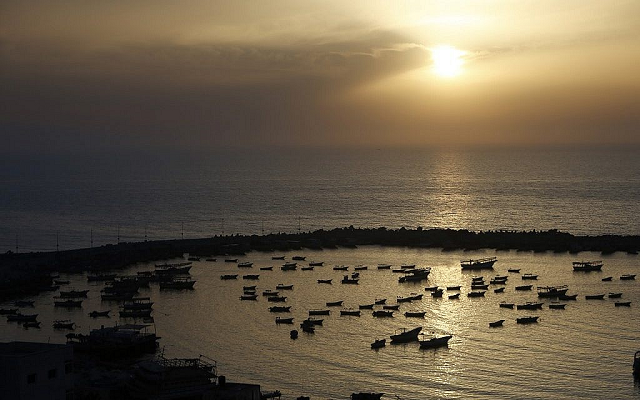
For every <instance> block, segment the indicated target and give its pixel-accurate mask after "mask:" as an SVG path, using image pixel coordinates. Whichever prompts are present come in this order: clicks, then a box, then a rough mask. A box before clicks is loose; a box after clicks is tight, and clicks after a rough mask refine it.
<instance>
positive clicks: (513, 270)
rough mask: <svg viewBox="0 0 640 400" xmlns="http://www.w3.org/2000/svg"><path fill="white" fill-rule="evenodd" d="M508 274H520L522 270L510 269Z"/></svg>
mask: <svg viewBox="0 0 640 400" xmlns="http://www.w3.org/2000/svg"><path fill="white" fill-rule="evenodd" d="M507 272H512V273H514V274H519V273H520V268H509V269H508V270H507Z"/></svg>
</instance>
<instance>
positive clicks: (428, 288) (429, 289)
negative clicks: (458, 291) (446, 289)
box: [424, 286, 439, 292]
mask: <svg viewBox="0 0 640 400" xmlns="http://www.w3.org/2000/svg"><path fill="white" fill-rule="evenodd" d="M438 289H439V288H438V287H437V286H427V287H426V288H424V290H425V292H433V291H436V290H438Z"/></svg>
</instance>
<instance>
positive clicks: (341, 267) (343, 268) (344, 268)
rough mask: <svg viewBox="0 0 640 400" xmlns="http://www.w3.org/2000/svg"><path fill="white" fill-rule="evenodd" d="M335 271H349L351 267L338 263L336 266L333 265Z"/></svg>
mask: <svg viewBox="0 0 640 400" xmlns="http://www.w3.org/2000/svg"><path fill="white" fill-rule="evenodd" d="M333 270H334V271H347V270H349V267H347V266H346V265H336V266H335V267H333Z"/></svg>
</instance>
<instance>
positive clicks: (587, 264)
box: [573, 261, 603, 272]
mask: <svg viewBox="0 0 640 400" xmlns="http://www.w3.org/2000/svg"><path fill="white" fill-rule="evenodd" d="M602 266H603V263H602V261H574V262H573V270H574V271H582V272H589V271H600V270H602Z"/></svg>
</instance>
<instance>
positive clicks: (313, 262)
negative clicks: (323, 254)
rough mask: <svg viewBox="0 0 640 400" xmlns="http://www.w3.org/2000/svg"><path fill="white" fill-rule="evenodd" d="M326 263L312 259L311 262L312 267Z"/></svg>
mask: <svg viewBox="0 0 640 400" xmlns="http://www.w3.org/2000/svg"><path fill="white" fill-rule="evenodd" d="M323 265H324V261H311V262H310V263H309V266H310V267H322V266H323Z"/></svg>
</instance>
